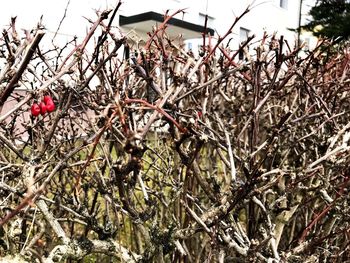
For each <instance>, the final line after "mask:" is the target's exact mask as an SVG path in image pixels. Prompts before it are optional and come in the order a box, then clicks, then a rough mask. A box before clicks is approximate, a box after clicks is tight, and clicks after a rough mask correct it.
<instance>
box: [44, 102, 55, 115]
mask: <svg viewBox="0 0 350 263" xmlns="http://www.w3.org/2000/svg"><path fill="white" fill-rule="evenodd" d="M46 109H47V111H48V112H52V111H54V110H55V103H53V101H51V102H50V101H48V102H46Z"/></svg>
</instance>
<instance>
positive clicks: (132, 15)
mask: <svg viewBox="0 0 350 263" xmlns="http://www.w3.org/2000/svg"><path fill="white" fill-rule="evenodd" d="M300 3H301V2H300V0H299V1H297V0H289V1H288V0H255V1H253V0H240V1H228V0H192V1H184V0H162V1H159V0H148V1H147V5H144V4H141V3H140V1H139V0H126V1H125V2H124V3H123V5H122V8H121V12H120V14H121V15H120V20H119V23H120V26H121V28H122V30H123V32H125V33H130V32H132V33H136V34H138V35H139V36H140V37H144V36H145V35H146V33H147V32H149V31H151V30H152V25H154V24H155V23H160V21H159V20H156V19H154V18H155V17H152V15H150V13H152V14H154V15H155V14H158V16H161V15H163V14H165V12H167V11H168V14H172V13H174V12H175V11H176V10H179V9H185V13H180V14H178V15H177V16H176V19H178V20H181V21H184V22H187V23H190V24H191V25H192V28H193V30H192V32H190V31H191V30H190V27H186V28H181V25H180V24H177V25H170V26H169V30H168V33H169V34H172V35H174V36H175V35H177V34H181V35H182V36H183V37H184V38H185V39H187V43H188V46H189V47H190V48H192V47H193V48H195V46H196V45H198V44H199V43H201V42H200V41H196V40H195V39H198V38H201V32H202V31H196V30H195V29H194V28H195V26H197V27H196V28H197V30H200V29H202V30H203V26H204V20H205V15H208V27H209V28H210V29H212V30H211V31H210V33H213V30H214V31H215V34H214V35H215V37H217V36H218V34H219V35H220V36H223V35H224V34H225V33H226V32H227V31H228V30H229V28H230V26H231V25H232V23H233V22H234V21H235V19H236V17H238V16H240V15H241V14H242V13H243V12H244V11H245V10H246V9H247V8H249V9H250V11H249V12H248V13H247V14H246V15H245V16H244V17H243V18H242V19H241V20H240V21H239V22H238V23H237V25H236V26H235V27H234V28H233V32H232V34H231V35H230V37H229V38H232V40H231V42H230V43H232V46H233V48H235V47H238V45H239V44H240V43H241V42H242V41H244V40H246V38H247V36H249V35H252V34H254V35H255V36H256V39H260V38H261V37H262V36H263V34H264V32H267V33H268V34H270V35H271V34H273V33H276V34H277V35H278V36H280V35H283V36H284V38H285V39H287V40H288V41H289V42H290V43H291V45H294V44H295V43H296V41H297V33H296V32H293V31H291V30H290V29H296V28H297V27H298V25H299V19H300V15H302V14H303V12H300ZM174 24H176V21H174ZM187 26H188V25H187Z"/></svg>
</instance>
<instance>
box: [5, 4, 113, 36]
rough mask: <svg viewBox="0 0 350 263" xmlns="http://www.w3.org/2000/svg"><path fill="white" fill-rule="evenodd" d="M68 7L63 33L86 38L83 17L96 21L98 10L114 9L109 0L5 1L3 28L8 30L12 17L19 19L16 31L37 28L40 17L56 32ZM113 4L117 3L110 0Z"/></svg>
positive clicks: (85, 21)
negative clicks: (96, 11)
mask: <svg viewBox="0 0 350 263" xmlns="http://www.w3.org/2000/svg"><path fill="white" fill-rule="evenodd" d="M68 2H69V6H68V9H67V13H66V18H65V19H64V21H63V23H62V25H61V28H60V32H63V33H64V34H67V35H69V36H70V37H72V36H74V35H77V36H78V37H83V36H84V33H85V32H86V29H87V28H88V27H89V23H88V21H87V20H86V19H85V18H84V16H85V17H88V18H90V19H95V18H96V17H97V16H96V14H95V10H96V9H97V10H98V9H101V10H104V9H106V8H108V7H112V6H111V5H108V4H107V0H99V1H96V0H83V1H82V0H78V1H77V0H70V1H69V0H9V1H2V3H1V9H0V27H1V28H2V29H4V28H7V27H8V25H9V22H10V18H11V17H13V16H17V22H16V25H17V29H18V31H19V30H21V29H32V28H35V27H36V25H37V23H38V21H39V20H40V17H41V15H43V24H44V25H45V27H46V29H47V34H53V33H54V32H56V30H57V28H58V26H59V23H60V21H61V20H62V18H63V15H64V13H65V9H66V6H67V3H68ZM108 2H114V3H116V2H117V1H108Z"/></svg>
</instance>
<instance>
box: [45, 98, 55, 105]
mask: <svg viewBox="0 0 350 263" xmlns="http://www.w3.org/2000/svg"><path fill="white" fill-rule="evenodd" d="M44 102H45V103H46V104H48V103H49V102H52V103H53V100H52V98H51V96H44Z"/></svg>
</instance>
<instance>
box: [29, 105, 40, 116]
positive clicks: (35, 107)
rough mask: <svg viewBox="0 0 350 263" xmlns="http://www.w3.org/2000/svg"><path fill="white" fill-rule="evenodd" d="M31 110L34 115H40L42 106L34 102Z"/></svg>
mask: <svg viewBox="0 0 350 263" xmlns="http://www.w3.org/2000/svg"><path fill="white" fill-rule="evenodd" d="M30 111H31V113H32V115H33V116H38V115H39V114H40V107H39V105H38V104H36V103H34V104H33V105H32V107H31V108H30Z"/></svg>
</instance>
